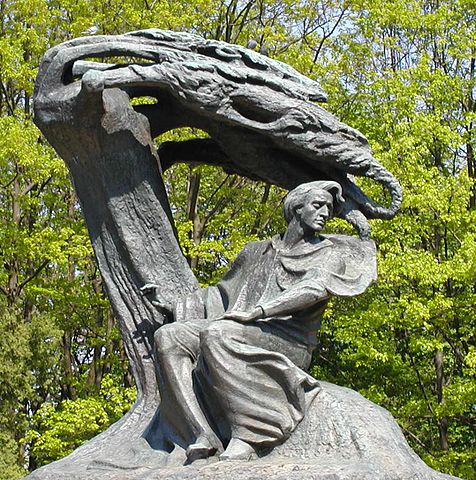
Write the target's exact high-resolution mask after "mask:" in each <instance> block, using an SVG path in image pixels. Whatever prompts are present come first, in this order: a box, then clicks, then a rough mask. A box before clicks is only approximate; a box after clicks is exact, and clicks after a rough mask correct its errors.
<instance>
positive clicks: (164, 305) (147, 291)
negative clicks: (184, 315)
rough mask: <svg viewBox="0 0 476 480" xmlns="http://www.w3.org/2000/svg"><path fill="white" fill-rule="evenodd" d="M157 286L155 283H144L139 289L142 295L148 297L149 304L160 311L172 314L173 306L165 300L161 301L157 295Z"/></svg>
mask: <svg viewBox="0 0 476 480" xmlns="http://www.w3.org/2000/svg"><path fill="white" fill-rule="evenodd" d="M158 289H159V286H158V285H156V284H155V283H146V284H145V285H143V286H142V287H140V289H139V290H140V292H141V293H142V295H150V303H152V305H154V306H155V307H157V308H159V309H160V310H164V311H165V312H167V313H173V305H172V304H171V303H169V302H166V301H165V300H163V299H161V298H159V297H158V295H157V291H158Z"/></svg>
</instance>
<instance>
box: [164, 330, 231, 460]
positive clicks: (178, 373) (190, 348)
mask: <svg viewBox="0 0 476 480" xmlns="http://www.w3.org/2000/svg"><path fill="white" fill-rule="evenodd" d="M200 323H202V324H203V326H202V325H200ZM206 325H207V321H206V320H202V321H199V322H197V323H192V322H186V323H172V324H168V325H164V326H162V327H161V328H159V329H158V330H157V332H156V334H155V348H156V354H157V360H158V363H159V388H160V393H161V397H162V401H161V406H160V415H161V419H162V420H163V421H162V422H161V424H162V427H163V428H165V429H166V430H167V431H165V432H164V436H165V437H166V438H168V439H170V440H171V441H172V442H173V443H177V444H179V445H181V446H183V447H188V448H187V457H188V459H189V460H190V461H193V460H195V459H197V458H204V457H208V456H210V455H213V454H214V453H215V452H216V451H217V450H218V449H221V448H222V445H221V442H220V440H219V439H218V437H217V436H216V434H215V433H214V431H213V430H212V428H211V427H210V425H209V423H208V421H207V419H206V417H205V415H204V413H203V411H202V409H201V407H200V405H199V403H198V400H197V397H196V394H195V391H194V388H193V379H192V372H193V369H194V367H195V364H196V361H197V357H198V353H199V347H200V341H199V334H200V330H201V329H202V328H203V327H205V326H206Z"/></svg>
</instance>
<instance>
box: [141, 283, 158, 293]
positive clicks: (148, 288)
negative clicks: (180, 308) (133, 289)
mask: <svg viewBox="0 0 476 480" xmlns="http://www.w3.org/2000/svg"><path fill="white" fill-rule="evenodd" d="M158 288H159V286H158V285H156V284H155V283H146V284H145V285H142V287H140V289H139V290H140V293H142V295H149V294H151V293H153V294H154V295H156V294H157V290H158Z"/></svg>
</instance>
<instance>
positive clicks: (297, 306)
mask: <svg viewBox="0 0 476 480" xmlns="http://www.w3.org/2000/svg"><path fill="white" fill-rule="evenodd" d="M376 275H377V272H376V258H375V244H374V243H373V242H372V241H369V240H360V239H358V238H355V237H350V236H343V235H321V236H317V237H315V238H313V240H312V241H311V242H303V243H302V244H300V245H297V246H295V247H293V248H292V249H285V248H284V245H283V243H282V238H281V236H280V235H277V236H275V237H273V238H272V239H271V240H265V241H258V242H251V243H250V244H248V245H246V246H245V247H244V249H243V250H242V251H241V252H240V254H239V255H238V257H237V259H236V261H235V262H234V263H233V265H232V266H231V268H230V270H229V271H228V272H227V273H226V274H225V276H224V277H223V279H222V281H220V282H219V283H218V284H217V285H215V286H212V287H209V288H205V289H200V290H198V291H196V292H193V293H192V294H190V295H188V296H186V297H184V298H182V299H180V300H179V301H178V302H177V304H176V305H175V309H174V316H175V321H176V322H179V323H181V325H180V328H176V329H175V331H176V335H174V336H173V338H172V339H171V342H172V344H174V345H175V346H176V345H181V346H182V350H183V351H187V352H188V353H190V355H192V356H193V358H194V360H196V362H197V366H196V368H195V370H194V391H195V394H196V396H197V398H198V400H199V403H200V405H201V407H202V410H203V411H204V412H205V414H206V417H207V419H208V421H209V424H210V426H211V427H212V428H213V429H214V431H215V432H216V433H217V435H218V436H219V437H220V438H221V440H222V441H223V442H226V441H227V440H228V439H230V438H231V437H233V438H239V439H241V440H243V441H245V442H247V443H249V444H251V445H254V446H258V447H259V446H274V445H276V444H278V443H281V442H282V441H284V440H286V439H287V438H288V437H289V435H290V434H291V433H292V431H293V430H294V429H295V428H296V426H297V424H298V423H299V422H300V421H301V419H302V418H303V416H304V415H305V413H306V410H307V407H308V405H309V404H310V402H311V401H312V400H313V399H314V398H315V396H316V395H317V394H318V392H319V384H318V382H317V381H316V380H315V379H314V378H312V377H311V376H310V375H308V374H307V373H306V372H305V370H306V369H307V368H308V367H309V364H310V360H311V354H312V351H313V349H314V347H315V345H316V331H317V329H318V328H319V327H320V323H321V319H322V315H323V312H324V309H325V306H326V304H327V301H328V299H329V298H330V297H331V296H333V295H336V296H344V297H345V296H354V295H358V294H360V293H362V292H364V291H365V290H366V288H367V287H368V286H369V285H370V284H371V283H372V282H373V281H375V279H376ZM256 306H260V307H261V308H262V310H263V312H264V317H265V318H263V319H259V320H254V321H252V322H248V323H239V322H237V321H233V320H216V319H217V318H218V317H220V316H221V315H222V314H223V313H224V312H225V311H232V310H233V311H251V310H253V309H254V308H255V307H256ZM197 311H200V312H201V316H202V318H200V319H197V318H196V312H197ZM191 312H193V314H194V315H195V318H191V317H190V314H191ZM170 326H171V327H172V325H170ZM176 327H179V325H176ZM168 338H170V334H169V335H168ZM171 407H172V406H170V405H169V406H167V401H166V399H165V398H164V399H163V402H162V408H161V410H162V411H161V417H162V420H164V421H167V423H168V424H169V427H171V428H168V429H167V430H168V431H177V430H178V429H179V428H180V426H179V425H174V418H173V413H174V411H173V407H172V408H171ZM174 441H175V442H177V439H174Z"/></svg>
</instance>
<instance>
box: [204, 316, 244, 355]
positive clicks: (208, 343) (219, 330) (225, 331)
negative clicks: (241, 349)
mask: <svg viewBox="0 0 476 480" xmlns="http://www.w3.org/2000/svg"><path fill="white" fill-rule="evenodd" d="M237 327H239V325H238V324H237V323H236V322H233V321H231V320H218V321H216V322H213V323H212V324H210V325H209V326H208V327H207V328H206V329H205V330H203V331H202V332H200V347H201V349H206V348H211V349H213V348H216V347H220V346H221V345H223V344H224V343H226V342H227V339H229V337H230V335H232V334H233V332H235V331H236V329H237Z"/></svg>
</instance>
